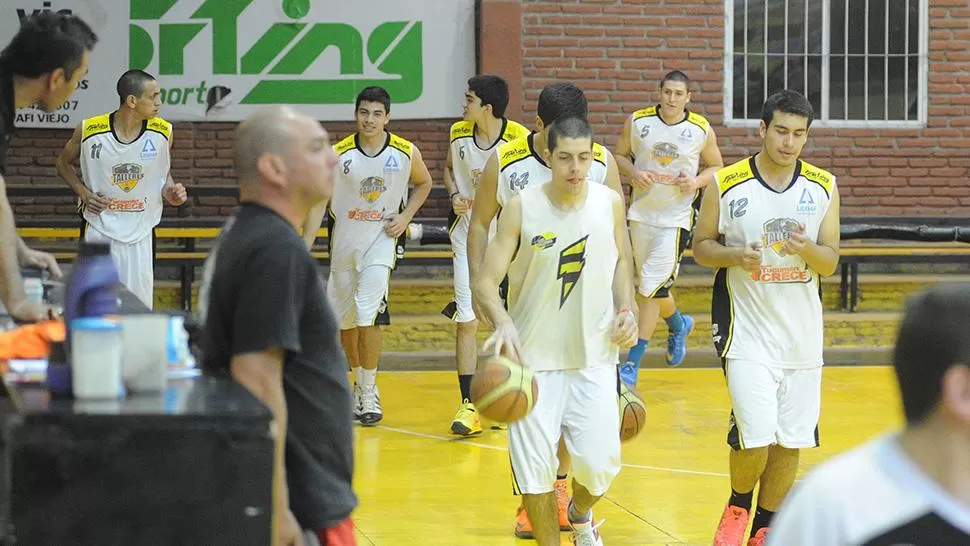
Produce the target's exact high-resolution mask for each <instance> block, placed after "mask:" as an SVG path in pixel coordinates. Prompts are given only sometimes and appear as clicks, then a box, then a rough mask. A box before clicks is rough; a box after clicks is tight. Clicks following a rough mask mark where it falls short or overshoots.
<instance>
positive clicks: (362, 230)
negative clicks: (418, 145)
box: [328, 133, 411, 271]
mask: <svg viewBox="0 0 970 546" xmlns="http://www.w3.org/2000/svg"><path fill="white" fill-rule="evenodd" d="M334 151H336V152H337V156H338V158H339V161H338V164H337V176H336V178H335V179H334V185H333V198H332V199H331V200H330V231H329V238H328V240H329V245H330V268H331V269H333V270H336V271H347V270H350V269H356V270H357V271H362V270H363V269H364V268H365V267H367V266H369V265H386V266H388V267H392V268H393V267H394V265H395V263H396V261H397V256H398V248H397V247H398V243H397V241H395V240H394V239H392V238H391V237H390V235H388V234H387V233H385V232H384V228H385V227H386V226H387V221H386V220H385V218H386V217H387V216H388V215H391V214H396V213H398V212H401V211H402V210H403V209H404V205H405V204H406V201H407V196H408V181H409V180H410V178H411V143H410V142H408V141H407V140H404V139H403V138H401V137H399V136H397V135H395V134H391V133H388V135H387V141H386V142H385V144H384V148H382V149H381V151H380V152H378V153H377V155H375V156H373V157H371V156H368V155H367V154H365V153H364V151H363V150H361V148H360V146H359V144H358V142H357V134H356V133H355V134H353V135H350V136H349V137H347V138H345V139H343V140H342V141H340V142H338V143H337V144H336V145H334ZM401 250H402V251H403V249H401Z"/></svg>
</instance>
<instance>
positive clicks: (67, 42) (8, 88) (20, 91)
mask: <svg viewBox="0 0 970 546" xmlns="http://www.w3.org/2000/svg"><path fill="white" fill-rule="evenodd" d="M97 41H98V38H97V36H95V34H94V32H93V31H92V30H91V28H90V27H89V26H88V25H87V24H85V23H84V21H82V20H81V19H79V18H78V17H76V16H74V15H70V14H64V13H57V12H53V11H48V12H43V13H38V14H36V15H33V16H31V17H28V18H27V19H26V20H25V21H24V22H23V23H22V24H21V27H20V30H19V31H18V32H17V34H16V35H15V36H14V37H13V39H12V40H11V41H10V44H8V45H7V47H6V48H5V49H4V50H3V52H0V299H2V300H3V304H4V305H5V306H6V308H7V312H8V313H9V314H10V316H12V317H13V318H15V319H18V320H21V321H37V320H42V319H44V318H48V317H52V316H53V311H52V310H51V308H50V307H48V306H46V305H39V304H36V303H32V302H29V301H27V299H26V295H25V294H24V284H23V278H22V277H21V275H20V267H21V266H25V265H30V266H34V267H40V268H42V269H47V270H49V271H50V272H51V273H52V275H53V276H54V277H55V278H57V277H60V276H61V271H60V269H59V268H58V266H57V261H56V260H55V259H54V257H53V256H51V255H50V254H47V253H46V252H39V251H36V250H32V249H30V248H27V245H26V244H24V241H23V239H21V238H20V236H19V235H17V229H16V225H15V224H14V217H13V211H12V210H11V208H10V202H9V201H8V200H7V186H6V182H5V181H4V180H3V175H5V174H6V165H7V146H8V145H9V144H10V137H11V135H12V134H13V131H14V120H15V119H16V115H17V114H16V111H17V109H18V108H25V107H27V106H31V105H37V106H38V107H39V108H40V109H42V110H44V111H46V112H53V111H54V109H55V108H57V107H58V106H60V105H61V104H63V103H64V101H66V100H67V99H68V98H70V96H71V95H72V94H73V93H74V90H75V89H77V87H78V85H79V84H80V82H81V79H82V78H84V76H86V75H87V73H88V56H89V55H90V53H91V51H92V50H93V49H94V44H95V43H97ZM11 242H13V243H14V244H10V243H11Z"/></svg>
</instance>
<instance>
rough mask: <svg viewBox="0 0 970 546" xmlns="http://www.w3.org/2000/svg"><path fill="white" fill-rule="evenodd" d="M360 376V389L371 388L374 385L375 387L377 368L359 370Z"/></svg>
mask: <svg viewBox="0 0 970 546" xmlns="http://www.w3.org/2000/svg"><path fill="white" fill-rule="evenodd" d="M360 375H361V378H360V386H361V387H373V386H374V385H377V368H374V369H373V370H365V369H363V368H361V371H360Z"/></svg>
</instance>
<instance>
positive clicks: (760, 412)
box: [725, 358, 822, 449]
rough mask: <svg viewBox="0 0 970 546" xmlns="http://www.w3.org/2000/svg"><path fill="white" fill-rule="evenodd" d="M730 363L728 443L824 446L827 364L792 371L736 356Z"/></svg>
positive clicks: (741, 446) (740, 446)
mask: <svg viewBox="0 0 970 546" xmlns="http://www.w3.org/2000/svg"><path fill="white" fill-rule="evenodd" d="M725 366H726V369H725V375H726V377H727V386H728V393H729V394H730V396H731V407H732V411H731V421H730V430H729V431H728V445H730V446H731V447H732V448H733V449H753V448H756V447H765V446H770V445H772V444H779V445H781V446H782V447H787V448H790V449H796V448H808V447H818V445H819V441H818V418H819V413H820V411H821V403H822V367H821V366H819V367H817V368H807V369H786V368H777V367H774V366H768V365H766V364H763V363H761V362H755V361H752V360H737V359H731V358H729V359H727V362H726V364H725Z"/></svg>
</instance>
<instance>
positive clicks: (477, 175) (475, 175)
mask: <svg viewBox="0 0 970 546" xmlns="http://www.w3.org/2000/svg"><path fill="white" fill-rule="evenodd" d="M481 178H482V170H481V169H472V186H473V187H475V188H477V187H478V181H479V180H480V179H481Z"/></svg>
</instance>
